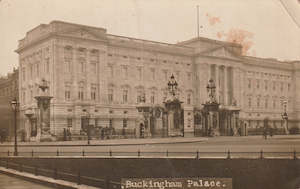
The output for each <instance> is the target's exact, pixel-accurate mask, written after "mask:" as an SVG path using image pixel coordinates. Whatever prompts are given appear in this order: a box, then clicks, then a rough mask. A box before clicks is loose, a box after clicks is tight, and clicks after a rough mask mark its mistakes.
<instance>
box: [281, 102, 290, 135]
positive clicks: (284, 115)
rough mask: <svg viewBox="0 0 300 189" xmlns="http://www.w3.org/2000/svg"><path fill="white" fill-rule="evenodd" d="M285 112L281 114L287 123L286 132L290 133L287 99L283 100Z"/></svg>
mask: <svg viewBox="0 0 300 189" xmlns="http://www.w3.org/2000/svg"><path fill="white" fill-rule="evenodd" d="M282 103H283V113H282V114H281V117H282V119H283V120H284V122H285V123H284V124H285V132H286V134H289V129H288V120H289V116H288V114H287V111H286V106H287V101H283V102H282Z"/></svg>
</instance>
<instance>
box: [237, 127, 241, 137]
mask: <svg viewBox="0 0 300 189" xmlns="http://www.w3.org/2000/svg"><path fill="white" fill-rule="evenodd" d="M238 134H239V135H240V136H242V129H241V127H239V128H238Z"/></svg>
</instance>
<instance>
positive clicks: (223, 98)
mask: <svg viewBox="0 0 300 189" xmlns="http://www.w3.org/2000/svg"><path fill="white" fill-rule="evenodd" d="M241 48H242V47H241V46H240V45H237V44H234V43H228V42H222V41H216V40H211V39H207V38H202V37H200V38H194V39H191V40H188V41H183V42H180V43H177V44H167V43H161V42H155V41H148V40H142V39H135V38H129V37H123V36H116V35H111V34H108V33H107V31H106V29H103V28H96V27H91V26H85V25H78V24H72V23H66V22H61V21H52V22H51V23H49V24H41V25H39V26H37V27H36V28H34V29H32V30H31V31H29V32H27V34H26V36H25V38H24V39H22V40H20V41H19V46H18V49H17V50H16V52H17V53H18V54H19V63H20V64H19V67H20V71H19V78H20V80H19V94H20V103H21V104H20V105H21V125H22V126H23V127H24V128H26V130H27V131H28V133H30V129H32V128H33V126H32V125H34V124H36V122H35V121H34V120H35V119H37V112H38V111H37V103H36V100H35V98H34V97H36V96H39V95H40V93H41V91H40V90H39V87H38V86H39V85H38V83H39V82H40V81H41V79H45V80H46V81H47V83H48V86H49V95H50V96H51V97H53V98H52V100H51V104H50V118H49V119H50V131H51V134H53V135H61V134H62V132H63V129H64V128H68V129H70V131H71V132H72V133H74V134H79V133H80V131H82V130H85V128H84V127H86V124H87V123H86V122H87V120H88V124H89V125H93V127H94V128H97V127H102V128H103V127H108V128H114V130H115V132H116V133H119V134H121V133H122V132H123V133H122V134H124V132H125V133H127V134H133V135H136V136H139V129H140V128H139V120H140V114H139V112H138V111H137V107H138V106H139V104H140V102H141V99H143V98H144V100H145V103H144V105H146V106H148V107H162V106H163V102H164V101H165V99H166V98H167V96H168V93H169V92H168V88H167V83H168V80H169V78H170V76H171V75H172V74H173V75H174V77H175V79H176V81H177V82H178V84H179V85H178V93H179V95H178V96H179V99H180V101H181V107H182V110H183V111H182V115H181V117H182V122H183V128H182V129H184V132H185V134H186V135H185V136H189V135H193V134H194V133H195V125H196V124H194V114H195V111H197V110H200V109H201V108H202V104H203V103H205V102H206V100H207V98H208V96H207V91H206V85H207V82H208V80H209V79H210V78H212V79H213V80H214V81H215V82H216V87H217V91H216V94H217V100H218V102H219V103H220V104H221V107H220V108H221V109H222V110H226V111H227V110H228V112H231V110H239V111H240V114H239V119H240V120H244V122H245V123H246V124H247V125H248V128H249V129H250V130H251V129H252V128H253V129H254V128H256V127H259V126H261V125H262V123H263V119H264V118H265V117H268V118H269V119H270V120H271V121H272V122H273V124H274V126H275V127H278V128H280V127H281V114H282V113H283V108H282V102H283V101H287V102H288V114H289V119H290V120H291V122H293V125H294V126H299V119H300V95H299V94H300V83H299V82H298V83H297V82H296V81H297V80H298V81H299V79H300V78H299V77H300V62H296V61H295V62H281V61H277V60H275V59H262V58H256V57H248V56H242V54H241ZM28 111H32V112H33V116H32V117H31V118H30V119H28V118H27V117H26V116H25V114H26V112H28ZM224 115H225V117H226V116H227V117H228V116H229V118H226V119H224V120H226V122H228V124H227V126H226V127H229V126H230V125H232V124H231V121H232V122H237V120H238V118H236V117H230V115H229V114H228V115H227V114H224ZM157 118H158V119H157V120H155V121H154V122H155V124H154V125H155V126H154V127H155V128H157V129H158V130H159V128H162V126H161V125H162V122H163V121H162V120H161V116H158V117H157ZM200 119H201V118H200ZM198 122H199V123H197V124H200V126H201V123H202V121H201V120H200V121H199V120H198ZM150 124H151V123H150ZM152 124H153V123H152ZM219 124H223V123H219ZM237 124H238V123H236V126H237ZM236 126H235V127H236ZM223 127H225V126H223ZM230 127H231V126H230ZM152 134H154V133H152ZM223 134H226V133H223ZM28 137H29V135H28Z"/></svg>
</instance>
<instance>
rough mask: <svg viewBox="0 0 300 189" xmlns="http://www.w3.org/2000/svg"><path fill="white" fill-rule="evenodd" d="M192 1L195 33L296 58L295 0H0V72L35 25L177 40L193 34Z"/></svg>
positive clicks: (299, 14) (299, 13)
mask: <svg viewBox="0 0 300 189" xmlns="http://www.w3.org/2000/svg"><path fill="white" fill-rule="evenodd" d="M197 5H198V6H199V26H200V27H199V34H200V36H201V37H207V38H212V39H217V40H223V41H226V40H228V38H229V37H230V36H232V35H231V34H236V32H237V33H238V34H240V35H241V36H242V37H243V41H244V42H246V43H245V44H247V45H248V46H249V48H248V49H247V52H246V53H247V55H248V56H257V57H263V58H277V59H279V60H300V27H299V25H300V3H299V0H222V1H220V0H151V1H150V0H63V1H62V0H0V42H1V45H0V75H6V74H7V73H8V72H11V71H12V70H13V67H17V66H18V54H17V53H15V52H14V50H16V49H17V46H18V40H20V39H22V38H24V37H25V35H26V32H27V31H29V30H31V29H33V28H34V27H36V26H38V25H39V24H42V23H43V24H48V23H49V22H51V21H52V20H61V21H66V22H72V23H77V24H83V25H90V26H95V27H102V28H106V29H107V33H110V34H114V35H121V36H127V37H134V38H140V39H147V40H153V41H160V42H166V43H177V42H179V41H185V40H188V39H191V38H194V37H197V8H196V7H197ZM287 10H288V11H289V12H287ZM291 16H292V17H293V19H292V17H291Z"/></svg>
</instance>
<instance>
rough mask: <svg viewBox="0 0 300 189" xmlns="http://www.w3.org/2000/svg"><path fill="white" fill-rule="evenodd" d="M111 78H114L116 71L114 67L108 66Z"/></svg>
mask: <svg viewBox="0 0 300 189" xmlns="http://www.w3.org/2000/svg"><path fill="white" fill-rule="evenodd" d="M108 73H109V77H114V69H113V66H112V65H108Z"/></svg>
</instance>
